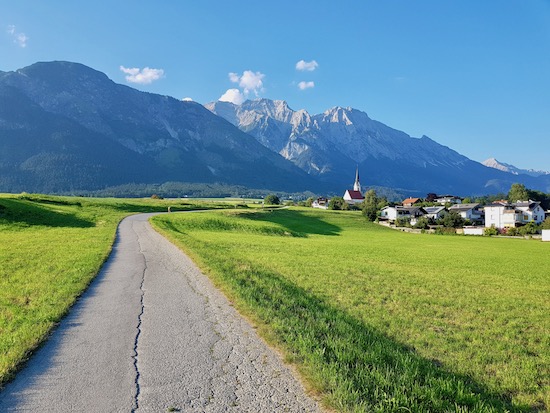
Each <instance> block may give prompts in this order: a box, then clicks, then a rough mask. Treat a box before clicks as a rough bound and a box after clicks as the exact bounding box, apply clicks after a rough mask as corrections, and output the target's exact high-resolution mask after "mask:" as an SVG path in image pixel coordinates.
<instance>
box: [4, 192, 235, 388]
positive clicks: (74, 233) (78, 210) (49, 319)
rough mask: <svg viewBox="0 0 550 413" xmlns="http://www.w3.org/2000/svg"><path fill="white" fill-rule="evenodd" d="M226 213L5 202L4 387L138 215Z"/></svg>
mask: <svg viewBox="0 0 550 413" xmlns="http://www.w3.org/2000/svg"><path fill="white" fill-rule="evenodd" d="M168 206H171V209H172V210H173V211H176V210H186V209H197V208H211V207H222V206H224V205H222V204H219V205H217V204H212V203H206V202H202V203H197V202H193V201H189V202H181V201H173V200H169V201H168V200H166V201H164V200H147V199H144V200H130V199H90V198H70V197H48V196H39V195H22V196H14V195H0V385H2V384H3V383H5V382H6V380H8V379H9V377H10V376H11V375H12V374H13V373H14V372H15V371H16V369H17V367H18V366H19V365H20V364H21V362H22V361H24V360H25V359H26V358H27V357H28V355H29V353H30V351H32V350H33V349H34V348H36V346H37V345H39V343H40V342H41V341H43V339H44V338H45V337H46V336H47V334H48V332H49V331H50V330H51V329H52V327H53V326H54V325H55V323H56V322H57V321H59V319H60V318H61V317H62V316H63V315H64V314H65V313H66V312H67V310H68V308H69V307H70V306H71V305H72V304H73V303H74V301H75V299H76V298H77V297H78V296H79V295H80V294H81V293H82V291H83V290H84V289H85V288H86V286H87V285H88V284H89V283H90V281H91V280H92V278H93V277H94V276H95V274H97V272H98V270H99V268H100V267H101V264H102V263H103V262H104V261H105V259H106V258H107V256H108V254H109V252H110V250H111V246H112V243H113V241H114V237H115V233H116V228H117V225H118V223H119V221H120V220H121V219H122V218H123V217H124V216H126V215H128V214H130V213H135V212H154V211H167V209H168Z"/></svg>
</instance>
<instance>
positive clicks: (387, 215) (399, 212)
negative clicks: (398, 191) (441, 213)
mask: <svg viewBox="0 0 550 413" xmlns="http://www.w3.org/2000/svg"><path fill="white" fill-rule="evenodd" d="M424 215H425V212H424V209H422V208H420V207H404V206H401V205H397V206H385V207H384V208H382V210H381V211H380V219H381V220H387V221H390V222H395V221H396V220H397V219H405V220H407V221H410V222H411V224H412V225H414V224H416V220H417V219H418V218H419V217H421V216H424Z"/></svg>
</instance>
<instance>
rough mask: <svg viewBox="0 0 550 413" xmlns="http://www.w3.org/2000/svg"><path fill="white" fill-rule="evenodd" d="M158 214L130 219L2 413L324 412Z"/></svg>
mask: <svg viewBox="0 0 550 413" xmlns="http://www.w3.org/2000/svg"><path fill="white" fill-rule="evenodd" d="M149 216H150V215H148V214H141V215H136V216H132V217H129V218H126V219H124V220H123V221H122V223H121V224H120V226H119V230H118V237H117V242H116V243H115V247H114V249H113V253H112V255H111V257H110V258H109V260H108V262H107V263H106V265H105V266H104V268H103V269H102V271H101V272H100V274H98V276H97V278H96V279H95V281H94V282H93V283H92V285H91V286H90V288H89V289H88V290H87V291H86V293H85V294H84V295H83V296H82V297H81V299H80V300H79V301H78V302H77V304H76V305H75V306H74V307H73V309H72V310H71V312H70V314H69V315H68V316H67V317H66V318H65V319H64V320H63V321H62V323H61V325H60V326H59V327H58V328H57V329H56V330H55V332H54V333H53V334H52V336H51V338H50V339H49V340H48V341H47V342H46V343H45V345H44V346H42V348H41V349H40V350H39V351H37V352H36V354H35V355H34V356H33V357H32V358H31V360H30V361H29V363H28V364H27V366H26V367H25V368H24V369H23V370H22V371H21V372H19V374H18V375H17V377H16V379H15V380H14V381H13V382H12V383H10V384H9V385H8V386H6V388H5V389H3V390H2V391H0V411H2V412H19V411H25V412H76V411H78V412H131V411H138V412H142V411H143V412H166V411H180V412H316V411H319V410H318V407H317V405H316V404H315V402H314V401H312V400H311V399H309V398H308V397H306V396H305V394H304V390H303V388H302V387H301V385H300V384H299V383H298V382H297V381H296V380H295V379H294V378H293V376H292V374H291V372H290V371H289V369H288V368H286V367H285V366H284V365H283V364H282V362H281V360H280V358H279V357H278V356H277V355H276V354H275V353H274V352H273V351H272V350H270V349H269V348H267V347H266V345H265V344H264V343H263V342H262V341H261V340H260V339H259V338H258V337H257V335H256V333H255V331H254V330H253V329H252V328H251V327H250V325H249V324H247V323H246V322H245V321H244V320H243V319H242V318H241V317H240V316H239V315H238V314H237V313H236V312H235V310H234V309H233V308H232V307H231V306H230V304H229V303H228V301H227V300H226V299H225V298H224V297H223V296H222V295H221V294H220V293H219V292H218V291H217V290H216V289H215V288H214V287H213V286H212V285H211V283H210V282H209V280H208V279H207V278H206V277H205V276H204V275H202V274H201V273H200V271H199V270H198V269H197V268H196V266H195V265H194V264H193V263H192V262H191V261H190V259H189V258H188V257H187V256H186V255H184V254H183V253H182V252H181V251H179V250H178V249H177V248H176V247H175V246H173V245H172V244H171V243H169V242H168V241H167V240H166V239H164V238H163V237H162V236H160V235H159V234H158V233H156V232H155V231H154V230H153V229H152V228H151V227H150V225H149V224H148V222H147V219H148V218H149Z"/></svg>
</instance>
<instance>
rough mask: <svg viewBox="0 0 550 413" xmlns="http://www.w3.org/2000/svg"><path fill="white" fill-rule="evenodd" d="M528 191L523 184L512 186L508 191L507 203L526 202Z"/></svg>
mask: <svg viewBox="0 0 550 413" xmlns="http://www.w3.org/2000/svg"><path fill="white" fill-rule="evenodd" d="M529 195H530V194H529V190H528V189H527V188H526V187H525V185H523V184H512V186H511V187H510V191H509V192H508V201H510V202H516V201H528V200H529Z"/></svg>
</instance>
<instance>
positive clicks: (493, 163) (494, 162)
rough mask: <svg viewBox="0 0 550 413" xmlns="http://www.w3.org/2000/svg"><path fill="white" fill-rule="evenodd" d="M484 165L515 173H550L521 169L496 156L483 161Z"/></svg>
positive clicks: (537, 174)
mask: <svg viewBox="0 0 550 413" xmlns="http://www.w3.org/2000/svg"><path fill="white" fill-rule="evenodd" d="M482 164H483V165H485V166H488V167H489V168H495V169H498V170H499V171H504V172H509V173H511V174H514V175H520V174H523V175H529V176H535V177H538V176H542V175H550V172H548V171H537V170H534V169H520V168H517V167H515V166H514V165H510V164H507V163H504V162H499V161H497V160H496V159H495V158H489V159H487V160H485V161H483V162H482Z"/></svg>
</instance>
